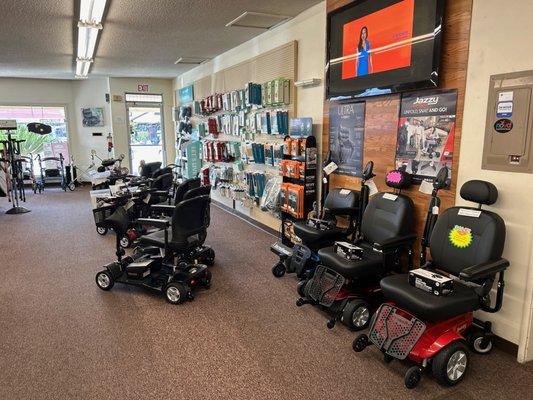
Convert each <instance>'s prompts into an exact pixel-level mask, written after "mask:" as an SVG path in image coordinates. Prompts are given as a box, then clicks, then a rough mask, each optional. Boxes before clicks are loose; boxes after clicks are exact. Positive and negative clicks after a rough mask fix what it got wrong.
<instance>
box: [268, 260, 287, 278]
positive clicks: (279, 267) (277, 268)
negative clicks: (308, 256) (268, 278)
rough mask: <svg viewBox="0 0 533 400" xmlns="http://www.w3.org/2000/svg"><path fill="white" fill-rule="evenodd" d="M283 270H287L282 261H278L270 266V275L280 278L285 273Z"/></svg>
mask: <svg viewBox="0 0 533 400" xmlns="http://www.w3.org/2000/svg"><path fill="white" fill-rule="evenodd" d="M285 272H287V268H286V267H285V264H283V263H282V262H279V263H277V264H276V265H274V266H273V267H272V275H274V276H275V277H276V278H281V277H282V276H283V275H285Z"/></svg>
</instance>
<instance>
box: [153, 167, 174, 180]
mask: <svg viewBox="0 0 533 400" xmlns="http://www.w3.org/2000/svg"><path fill="white" fill-rule="evenodd" d="M171 173H172V168H170V167H165V168H158V169H156V170H155V171H154V172H153V173H152V178H153V179H155V178H157V177H159V176H161V175H165V174H171Z"/></svg>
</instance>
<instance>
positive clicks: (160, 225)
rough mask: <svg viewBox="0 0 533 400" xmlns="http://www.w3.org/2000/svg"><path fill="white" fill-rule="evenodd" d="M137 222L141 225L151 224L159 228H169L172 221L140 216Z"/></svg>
mask: <svg viewBox="0 0 533 400" xmlns="http://www.w3.org/2000/svg"><path fill="white" fill-rule="evenodd" d="M137 222H139V223H140V224H141V225H149V226H153V227H155V228H159V229H167V228H168V227H169V226H170V221H167V220H165V219H155V218H139V219H138V220H137Z"/></svg>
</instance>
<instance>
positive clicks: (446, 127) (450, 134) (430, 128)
mask: <svg viewBox="0 0 533 400" xmlns="http://www.w3.org/2000/svg"><path fill="white" fill-rule="evenodd" d="M456 107H457V91H456V90H449V91H431V92H418V93H412V94H407V95H404V96H402V104H401V110H400V120H399V123H398V139H397V143H396V168H400V167H402V166H404V167H406V171H407V172H409V173H410V174H412V175H413V178H414V181H415V182H417V183H421V182H422V180H423V179H426V178H430V179H432V178H434V177H435V176H436V175H437V173H438V172H439V171H440V169H441V168H442V167H443V166H447V167H448V169H449V174H450V175H449V176H450V177H451V170H452V161H453V150H454V140H455V113H456Z"/></svg>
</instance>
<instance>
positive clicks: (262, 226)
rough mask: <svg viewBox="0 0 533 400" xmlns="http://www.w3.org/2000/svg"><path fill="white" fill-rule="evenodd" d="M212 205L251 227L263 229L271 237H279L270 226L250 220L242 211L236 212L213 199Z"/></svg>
mask: <svg viewBox="0 0 533 400" xmlns="http://www.w3.org/2000/svg"><path fill="white" fill-rule="evenodd" d="M211 203H212V204H213V205H215V206H216V207H218V208H220V209H222V210H224V211H226V212H228V213H230V214H232V215H234V216H236V217H237V218H240V219H242V220H243V221H245V222H247V223H249V224H250V225H253V226H254V227H256V228H258V229H261V230H262V231H264V232H266V233H268V234H269V235H272V236H274V237H276V238H278V237H279V232H278V231H276V230H275V229H272V228H271V227H270V226H268V225H265V224H263V223H261V222H259V221H257V220H255V219H253V218H250V217H249V216H248V215H245V214H243V213H241V212H240V211H237V210H235V209H233V208H231V207H229V206H227V205H226V204H223V203H221V202H219V201H216V200H213V199H212V198H211Z"/></svg>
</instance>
